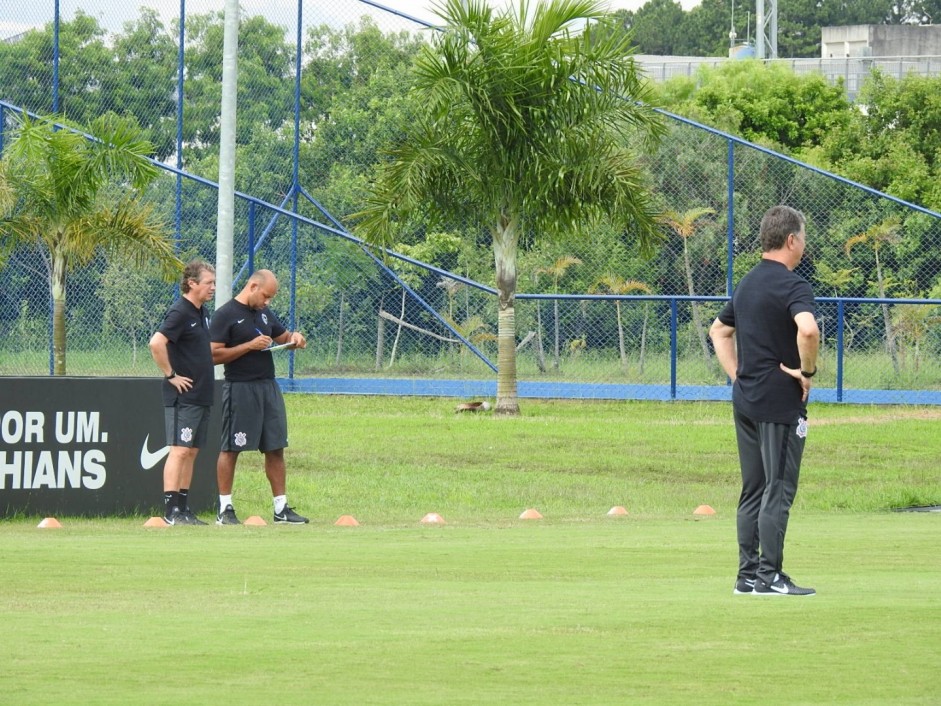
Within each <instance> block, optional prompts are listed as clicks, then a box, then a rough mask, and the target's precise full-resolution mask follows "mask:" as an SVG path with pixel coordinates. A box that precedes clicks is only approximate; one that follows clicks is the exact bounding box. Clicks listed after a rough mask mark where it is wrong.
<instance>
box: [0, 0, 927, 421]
mask: <svg viewBox="0 0 941 706" xmlns="http://www.w3.org/2000/svg"><path fill="white" fill-rule="evenodd" d="M52 4H53V0H49V5H50V6H52ZM217 4H218V5H219V7H218V9H216V10H215V11H213V12H210V13H207V14H198V13H190V14H189V15H188V16H186V17H185V18H184V21H183V22H181V21H180V18H163V17H161V16H160V15H158V14H157V13H156V12H154V11H148V10H142V11H141V12H140V13H139V14H136V15H134V16H132V17H131V18H130V19H126V18H122V20H121V22H116V18H109V17H108V16H102V15H97V14H94V13H92V12H91V11H88V12H84V11H82V10H81V9H80V8H81V7H82V5H83V2H82V1H81V0H60V3H59V7H60V16H61V21H60V24H59V27H58V40H59V45H58V50H57V51H56V45H55V43H54V36H55V33H54V31H53V29H54V28H53V13H52V7H50V8H49V10H48V14H47V15H45V16H43V17H41V18H39V19H38V20H35V22H37V23H39V24H40V25H41V26H40V27H39V28H35V29H26V30H24V31H23V32H18V33H15V35H10V36H8V37H4V36H3V35H0V99H2V100H3V101H4V103H3V105H2V107H0V111H2V119H0V125H2V127H3V131H2V133H0V140H7V139H9V135H10V134H12V133H11V129H12V128H13V127H14V125H15V121H16V113H17V110H20V109H25V110H27V111H31V112H34V113H38V114H48V113H50V112H53V111H55V112H57V113H58V114H61V115H64V116H65V117H67V118H68V119H70V120H72V121H75V122H77V123H78V124H82V123H84V122H87V121H89V120H90V119H92V118H93V117H95V116H97V115H100V114H102V113H103V112H105V111H108V110H114V111H116V112H118V113H121V114H131V115H134V116H135V117H136V118H137V120H138V122H139V124H140V125H141V127H142V128H143V129H144V130H145V131H146V133H147V135H148V137H149V138H150V139H151V141H152V142H153V143H154V145H155V147H156V151H157V158H158V161H160V162H161V163H162V164H163V165H165V167H166V169H165V174H164V175H163V177H162V178H161V179H160V180H159V181H158V183H157V184H156V185H155V186H154V187H152V188H151V190H150V192H149V193H148V198H149V199H151V200H152V201H153V202H154V203H156V204H158V206H159V208H160V209H161V211H162V212H163V213H165V214H166V217H167V221H168V223H169V224H170V225H169V227H168V232H172V233H173V235H174V237H175V238H176V239H177V249H178V252H179V253H180V255H181V257H182V258H183V259H187V258H189V257H193V256H200V257H203V258H206V259H208V260H210V261H212V260H213V259H214V258H215V232H216V214H217V196H216V188H215V185H214V183H213V182H214V181H215V180H216V178H217V176H218V139H219V135H218V130H219V121H218V117H219V107H218V106H219V101H220V93H221V89H220V82H221V66H222V62H221V54H222V25H223V16H222V11H221V10H222V3H221V0H220V2H219V3H217ZM12 5H13V6H14V10H13V12H12V14H13V16H15V17H29V16H31V13H34V12H35V9H36V8H35V7H33V6H34V5H36V3H27V2H26V1H25V0H12ZM18 5H19V6H21V7H17V6H18ZM289 5H293V7H288V6H289ZM246 7H247V8H248V9H246ZM2 19H3V18H2V17H0V21H2ZM0 26H3V25H2V24H0ZM430 31H433V30H429V29H427V28H422V26H421V25H420V24H418V23H416V22H414V21H411V20H410V19H408V18H406V17H401V16H397V15H395V14H393V13H389V12H384V11H382V10H379V9H377V8H375V7H372V6H371V5H367V4H365V3H362V2H354V1H353V0H342V1H340V0H335V1H334V2H331V3H319V2H318V3H311V2H307V3H304V4H303V5H302V6H300V7H299V6H298V5H296V4H295V3H293V2H289V3H272V4H270V6H268V7H266V9H265V10H264V11H263V12H262V11H257V12H256V11H252V10H251V9H250V5H248V4H246V3H243V15H242V18H241V25H240V31H239V43H240V50H239V85H238V117H237V129H236V133H237V162H236V177H235V179H236V189H237V190H238V192H239V194H238V196H237V198H236V214H235V224H236V225H235V272H234V279H233V282H234V287H235V289H236V291H237V289H238V288H239V287H240V286H241V285H242V284H243V283H244V281H245V278H246V277H247V275H248V274H249V273H250V272H251V270H252V269H253V268H258V267H266V268H269V269H271V270H273V271H274V272H275V273H276V274H277V275H278V276H279V278H280V280H281V284H282V287H281V293H280V294H279V295H278V297H277V299H275V301H274V303H273V308H274V309H275V310H276V311H277V312H278V313H279V314H280V315H281V316H282V318H283V319H285V320H286V321H288V322H289V323H290V324H291V326H292V327H293V328H298V329H300V330H302V331H304V333H305V334H306V335H307V337H308V341H309V347H308V349H307V350H306V351H304V352H297V353H285V354H283V355H282V356H281V357H280V358H278V366H279V367H278V374H279V376H281V377H282V379H283V384H284V385H285V387H287V388H288V389H294V390H309V391H322V392H364V393H392V394H444V395H461V396H471V395H474V396H479V395H492V394H493V392H494V390H495V387H496V383H495V370H496V330H497V325H496V318H497V311H496V298H495V296H494V290H493V289H492V286H491V283H492V282H493V255H492V251H491V249H490V245H489V236H488V234H487V233H486V232H482V231H480V230H479V229H477V228H476V227H475V226H473V225H471V224H467V223H451V224H446V225H444V226H441V227H439V228H438V229H436V230H434V231H426V230H424V228H423V226H422V225H420V224H419V225H416V226H415V227H414V228H412V230H410V231H403V236H402V241H403V242H402V244H401V245H400V246H398V247H396V248H395V253H393V254H392V255H391V256H389V257H383V256H381V255H378V256H377V254H375V253H374V252H373V251H370V250H369V249H367V248H365V247H363V246H362V245H361V244H360V243H359V242H358V241H356V240H355V239H354V238H351V237H350V236H349V234H348V232H347V231H346V230H345V227H344V225H345V223H346V222H347V221H346V219H347V217H348V216H349V214H351V213H354V212H356V211H357V210H359V209H360V208H361V207H362V203H363V195H364V194H365V189H366V185H367V183H368V180H369V178H370V175H371V174H372V170H373V169H374V167H375V165H376V164H377V163H378V161H379V160H380V159H381V149H382V147H383V145H384V144H385V143H386V142H387V141H388V139H389V138H390V137H391V136H394V135H395V134H396V132H397V130H398V129H399V126H400V125H401V124H402V120H403V119H407V115H408V110H409V97H408V95H407V92H406V87H407V85H408V80H409V67H410V64H411V61H412V59H413V57H414V55H415V53H416V52H417V50H418V48H419V47H420V46H421V44H422V43H423V42H424V41H425V37H426V36H427V33H428V32H430ZM298 44H299V46H298ZM298 57H300V73H299V74H298V72H297V70H296V68H297V65H298ZM180 62H182V63H180ZM56 78H57V80H58V83H57V84H56V83H55V80H54V79H56ZM56 85H57V86H58V88H57V89H54V86H56ZM295 106H297V107H298V112H297V113H296V114H295ZM295 118H296V119H297V122H296V123H295ZM669 123H670V131H669V134H668V136H667V137H666V139H665V140H664V141H663V143H662V146H661V147H660V149H659V151H658V152H657V153H656V154H654V155H652V156H650V157H647V158H645V166H646V168H647V171H648V173H649V175H650V180H651V183H652V184H653V185H654V188H655V193H656V196H657V198H658V199H659V201H660V206H661V207H662V208H663V209H664V211H665V212H666V213H667V216H668V217H667V218H666V219H665V222H664V229H663V230H664V232H663V236H664V238H663V241H662V243H661V245H660V246H659V247H658V248H657V250H656V253H655V255H654V256H653V257H652V258H646V257H644V256H642V255H641V254H640V253H639V252H638V251H637V250H636V248H635V247H634V244H633V243H631V242H630V241H628V240H625V238H624V235H623V233H619V232H616V231H614V230H613V229H606V228H604V227H598V228H597V229H595V230H594V231H593V232H592V233H591V234H590V235H589V236H587V237H583V238H578V239H575V238H572V239H569V240H562V241H554V242H540V241H539V240H538V239H527V242H526V243H525V248H524V250H523V252H522V253H521V254H520V268H519V271H520V277H519V294H518V298H517V315H516V319H517V329H518V373H519V380H520V388H519V391H520V395H521V396H524V397H526V396H529V397H538V396H543V397H597V398H641V399H644V398H648V399H675V398H683V399H716V398H724V397H726V396H727V395H728V388H727V386H726V384H725V383H726V380H725V377H724V375H723V373H722V371H721V369H720V368H719V366H718V364H717V362H716V360H715V357H714V355H713V354H712V351H711V348H710V343H709V341H708V338H707V335H706V334H707V330H708V327H709V325H710V323H711V322H712V320H713V319H714V317H715V315H716V313H717V312H718V310H719V308H720V307H721V305H722V303H723V301H724V300H725V297H726V296H727V295H728V293H729V292H730V291H731V288H732V287H733V286H734V283H735V282H736V281H737V279H738V278H739V277H740V276H741V275H742V274H744V272H746V271H747V270H748V269H749V267H750V266H751V265H753V264H754V263H755V262H757V260H758V258H759V257H760V252H759V248H758V244H757V233H758V223H759V221H760V219H761V216H762V215H763V213H764V212H765V210H766V209H767V208H768V207H769V206H770V205H773V204H776V203H786V204H789V205H792V206H794V207H796V208H799V209H800V210H802V211H803V212H804V213H805V214H806V215H807V218H808V226H807V232H808V249H807V255H806V257H805V261H804V262H803V263H802V265H801V269H800V272H801V273H802V274H804V276H806V277H807V278H808V280H809V281H811V283H812V284H813V285H814V288H815V291H816V293H817V295H818V297H819V311H818V320H819V323H820V325H821V330H822V332H823V337H824V340H823V346H822V355H821V363H820V368H821V373H820V377H819V378H818V379H819V380H820V383H819V384H818V385H817V387H816V388H815V399H818V400H834V401H850V402H925V403H941V367H939V365H938V362H937V361H938V352H939V350H941V340H939V327H938V326H937V325H936V323H937V322H936V317H937V316H938V314H939V309H938V306H939V304H941V300H939V299H938V297H939V296H941V292H939V273H941V248H939V247H938V246H939V239H941V221H939V216H938V214H935V213H932V212H929V211H926V210H924V209H919V208H917V207H912V206H911V205H909V204H905V203H903V202H900V201H898V200H896V199H891V198H888V197H885V196H883V195H881V194H878V193H875V192H872V191H871V190H867V189H863V188H860V187H858V186H857V185H854V184H851V183H849V182H846V181H845V180H841V179H838V178H835V177H833V176H832V175H828V174H825V173H823V172H820V171H818V170H814V169H811V168H809V167H806V166H805V165H801V164H798V163H796V162H794V161H792V160H789V159H787V158H783V157H781V156H780V155H776V154H774V153H772V152H769V151H767V150H764V149H762V148H759V147H756V146H754V145H749V144H747V143H744V142H742V141H739V140H736V139H733V138H730V137H728V136H726V135H723V134H720V133H717V132H715V131H711V130H707V129H704V128H702V127H700V126H696V125H693V124H691V123H688V122H687V121H683V120H679V119H674V118H672V117H670V118H669ZM295 124H296V125H297V127H298V129H297V130H295ZM0 146H2V145H0ZM295 165H296V170H295ZM295 173H296V174H297V177H296V179H295V177H294V175H295ZM0 257H3V258H5V259H0V298H2V303H3V305H2V307H0V325H2V326H3V330H4V331H5V335H4V336H3V337H2V338H0V375H45V374H49V372H50V369H51V354H50V350H51V323H50V319H51V317H50V294H49V284H48V269H47V267H48V263H47V261H46V260H47V259H46V257H45V256H44V254H43V253H42V252H41V251H39V250H36V249H31V248H25V247H18V248H14V249H13V250H12V251H6V254H5V255H0ZM173 297H174V289H173V287H172V286H168V285H166V284H164V283H162V282H161V281H160V280H159V278H158V277H157V276H156V274H155V273H152V272H147V271H142V270H140V269H139V268H135V267H132V266H130V265H129V264H128V263H126V262H123V261H120V260H115V259H111V260H108V259H105V258H104V257H100V256H99V257H98V258H97V259H94V260H93V261H92V262H91V263H90V264H89V265H88V266H87V267H83V268H80V269H76V270H73V271H71V272H70V273H69V279H68V284H67V320H68V358H67V361H68V363H67V372H68V374H71V375H153V374H155V371H154V367H153V363H152V362H151V360H150V356H149V352H148V351H147V347H146V342H147V340H148V339H149V337H150V335H151V333H152V332H153V330H154V329H155V328H156V326H157V325H158V324H159V322H160V320H161V318H162V315H163V312H164V310H165V309H166V307H167V306H168V305H169V304H170V302H171V301H172V299H173Z"/></svg>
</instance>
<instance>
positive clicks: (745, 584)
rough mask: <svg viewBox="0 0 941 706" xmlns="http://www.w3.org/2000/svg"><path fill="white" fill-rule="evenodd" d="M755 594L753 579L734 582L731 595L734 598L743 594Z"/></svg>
mask: <svg viewBox="0 0 941 706" xmlns="http://www.w3.org/2000/svg"><path fill="white" fill-rule="evenodd" d="M754 592H755V579H738V580H737V581H736V582H735V588H734V589H733V591H732V593H733V594H734V595H736V596H741V595H743V594H745V593H754Z"/></svg>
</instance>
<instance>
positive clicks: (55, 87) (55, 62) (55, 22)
mask: <svg viewBox="0 0 941 706" xmlns="http://www.w3.org/2000/svg"><path fill="white" fill-rule="evenodd" d="M54 13H55V14H54V16H53V18H52V114H53V115H55V114H57V113H58V112H59V0H56V3H55V10H54Z"/></svg>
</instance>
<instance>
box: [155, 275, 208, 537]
mask: <svg viewBox="0 0 941 706" xmlns="http://www.w3.org/2000/svg"><path fill="white" fill-rule="evenodd" d="M215 291H216V271H215V269H214V268H213V266H212V265H209V264H207V263H205V262H203V261H201V260H194V261H193V262H190V263H189V264H188V265H186V267H185V268H184V270H183V279H182V281H181V282H180V292H181V294H182V296H181V297H180V298H179V299H178V300H177V301H176V302H175V303H174V304H173V306H171V307H170V309H169V310H168V311H167V313H166V315H165V316H164V319H163V323H162V324H161V325H160V328H159V329H158V330H157V332H156V333H155V334H154V335H153V336H152V337H151V339H150V354H151V355H152V356H153V359H154V362H155V363H156V364H157V367H158V368H160V371H161V372H162V373H163V375H164V382H163V390H162V395H163V406H164V422H165V426H166V432H167V445H168V446H169V447H170V453H169V455H168V456H167V460H166V462H165V463H164V466H163V501H164V517H163V519H164V520H165V521H166V523H167V524H168V525H204V524H206V523H205V522H203V521H202V520H200V519H199V518H198V517H196V515H195V514H193V513H192V512H191V511H190V509H189V505H188V496H189V487H190V483H191V481H192V479H193V464H194V463H195V462H196V456H197V454H198V453H199V449H200V447H201V446H203V445H205V442H206V434H207V431H208V428H209V411H210V408H211V407H212V399H213V385H214V382H213V377H214V376H213V363H212V350H211V349H210V346H209V312H208V311H207V310H206V307H205V306H203V305H204V304H205V303H206V302H208V301H209V300H210V299H212V297H213V294H215Z"/></svg>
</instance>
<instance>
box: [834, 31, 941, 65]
mask: <svg viewBox="0 0 941 706" xmlns="http://www.w3.org/2000/svg"><path fill="white" fill-rule="evenodd" d="M821 34H822V36H821V46H820V56H821V58H823V59H835V58H844V57H869V56H909V57H915V56H941V25H923V26H914V25H847V26H845V27H824V28H822V31H821Z"/></svg>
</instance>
